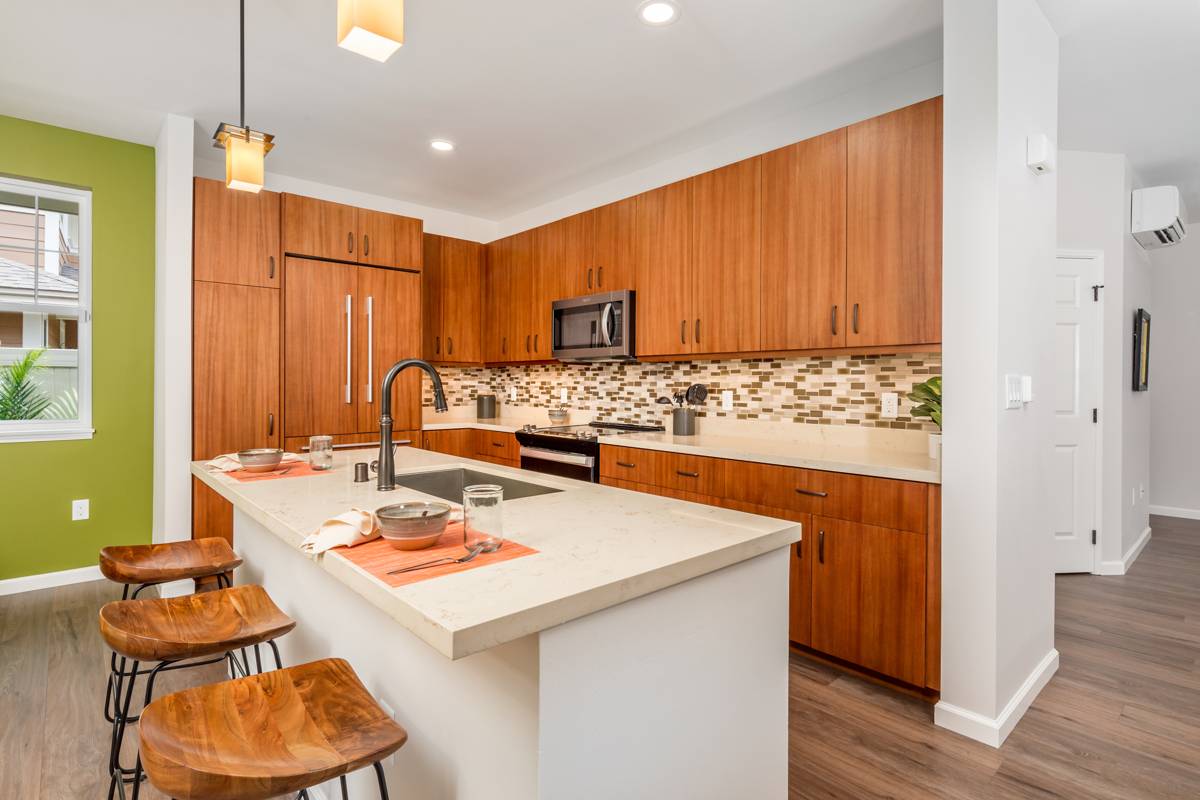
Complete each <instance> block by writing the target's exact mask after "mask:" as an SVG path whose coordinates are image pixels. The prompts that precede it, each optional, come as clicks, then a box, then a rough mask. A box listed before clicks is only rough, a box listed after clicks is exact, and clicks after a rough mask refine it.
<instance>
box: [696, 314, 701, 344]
mask: <svg viewBox="0 0 1200 800" xmlns="http://www.w3.org/2000/svg"><path fill="white" fill-rule="evenodd" d="M696 344H700V320H696Z"/></svg>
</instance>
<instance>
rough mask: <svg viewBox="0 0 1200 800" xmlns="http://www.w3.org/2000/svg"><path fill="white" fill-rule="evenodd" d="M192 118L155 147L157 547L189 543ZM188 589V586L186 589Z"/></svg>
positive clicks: (169, 119)
mask: <svg viewBox="0 0 1200 800" xmlns="http://www.w3.org/2000/svg"><path fill="white" fill-rule="evenodd" d="M194 129H195V122H194V121H193V120H192V119H190V118H188V117H181V116H178V115H176V114H168V115H167V116H166V118H165V119H164V120H163V125H162V128H161V130H160V131H159V134H158V140H157V142H155V146H154V149H155V199H154V203H155V269H154V541H155V542H171V541H181V540H184V539H190V538H191V536H192V478H191V474H190V473H189V472H188V462H189V461H191V458H192V175H193V164H192V160H193V142H192V139H193V131H194ZM187 583H190V581H189V582H187Z"/></svg>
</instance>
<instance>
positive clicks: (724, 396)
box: [721, 389, 733, 411]
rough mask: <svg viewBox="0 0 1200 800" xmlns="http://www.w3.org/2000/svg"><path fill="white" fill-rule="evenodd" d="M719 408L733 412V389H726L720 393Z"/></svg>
mask: <svg viewBox="0 0 1200 800" xmlns="http://www.w3.org/2000/svg"><path fill="white" fill-rule="evenodd" d="M721 408H723V409H724V410H726V411H733V389H726V390H724V391H723V392H721Z"/></svg>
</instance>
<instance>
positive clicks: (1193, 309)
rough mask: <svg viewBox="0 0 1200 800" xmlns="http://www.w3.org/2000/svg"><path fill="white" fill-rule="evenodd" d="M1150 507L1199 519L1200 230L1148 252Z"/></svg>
mask: <svg viewBox="0 0 1200 800" xmlns="http://www.w3.org/2000/svg"><path fill="white" fill-rule="evenodd" d="M1150 273H1151V278H1150V283H1151V286H1152V295H1153V297H1154V305H1153V306H1147V310H1149V311H1150V315H1151V316H1150V330H1151V333H1150V391H1149V392H1147V393H1146V394H1147V396H1148V397H1149V399H1150V407H1151V423H1150V503H1151V506H1150V511H1151V512H1152V513H1155V514H1167V515H1169V516H1176V517H1188V518H1191V519H1200V414H1197V413H1196V398H1197V397H1200V367H1197V361H1196V342H1198V341H1200V305H1198V304H1197V302H1196V298H1198V297H1200V229H1197V227H1196V225H1195V223H1193V224H1192V227H1191V233H1190V235H1189V236H1188V238H1187V239H1184V241H1183V243H1182V244H1178V245H1175V246H1174V247H1165V248H1162V249H1160V250H1154V251H1152V252H1151V253H1150Z"/></svg>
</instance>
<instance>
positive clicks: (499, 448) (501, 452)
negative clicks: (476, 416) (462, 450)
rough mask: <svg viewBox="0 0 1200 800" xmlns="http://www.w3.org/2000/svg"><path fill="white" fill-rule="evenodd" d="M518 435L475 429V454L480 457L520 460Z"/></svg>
mask: <svg viewBox="0 0 1200 800" xmlns="http://www.w3.org/2000/svg"><path fill="white" fill-rule="evenodd" d="M520 452H521V450H520V447H519V446H518V445H517V437H516V436H514V435H512V434H511V433H505V432H503V431H475V454H476V455H477V456H479V457H480V458H486V459H489V460H490V459H499V460H501V461H518V460H520Z"/></svg>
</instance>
